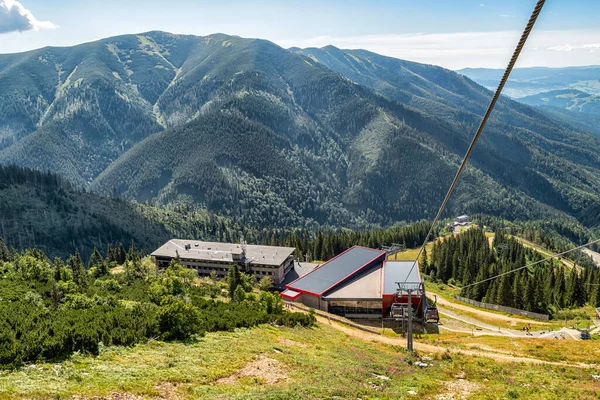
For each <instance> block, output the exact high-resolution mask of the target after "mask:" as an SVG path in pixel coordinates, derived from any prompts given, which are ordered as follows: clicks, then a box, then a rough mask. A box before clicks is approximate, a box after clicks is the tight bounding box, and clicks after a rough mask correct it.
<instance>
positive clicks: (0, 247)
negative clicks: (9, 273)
mask: <svg viewBox="0 0 600 400" xmlns="http://www.w3.org/2000/svg"><path fill="white" fill-rule="evenodd" d="M10 258H11V257H10V251H9V250H8V247H6V244H5V243H4V239H2V236H0V261H10Z"/></svg>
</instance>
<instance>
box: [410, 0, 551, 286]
mask: <svg viewBox="0 0 600 400" xmlns="http://www.w3.org/2000/svg"><path fill="white" fill-rule="evenodd" d="M544 3H546V0H538V2H537V4H536V6H535V8H534V9H533V12H532V13H531V17H529V22H527V25H526V26H525V29H524V30H523V34H522V35H521V39H520V40H519V43H518V44H517V47H516V48H515V51H514V53H513V56H512V58H511V59H510V62H509V63H508V66H507V67H506V70H505V71H504V75H503V76H502V79H501V80H500V83H499V84H498V88H497V89H496V92H495V93H494V96H493V97H492V101H491V102H490V105H489V106H488V108H487V111H486V112H485V114H484V116H483V118H482V120H481V123H480V124H479V128H477V132H476V133H475V136H474V137H473V140H472V141H471V145H470V146H469V149H468V150H467V153H466V154H465V156H464V158H463V160H462V162H461V164H460V167H459V168H458V172H457V173H456V176H455V177H454V180H453V181H452V184H451V185H450V189H448V193H446V197H445V198H444V201H443V202H442V205H441V207H440V209H439V211H438V213H437V215H436V216H435V219H434V220H433V222H432V224H431V227H430V228H429V231H428V232H427V236H425V240H424V241H423V246H421V249H420V250H419V253H418V254H417V258H416V259H415V262H414V263H413V265H412V267H411V268H410V271H409V272H408V274H407V275H406V279H405V280H404V283H406V282H407V281H408V277H409V276H410V274H411V273H412V271H413V269H414V268H415V266H416V265H417V261H418V260H419V258H421V255H422V253H423V250H424V249H425V245H426V244H427V241H428V240H429V237H430V236H431V234H432V233H433V230H434V228H435V225H436V224H437V222H438V220H439V219H440V216H441V215H442V213H443V212H444V209H445V208H446V204H447V203H448V200H449V199H450V196H451V195H452V192H453V191H454V188H455V187H456V184H457V183H458V180H459V178H460V176H461V175H462V173H463V171H464V169H465V167H466V165H467V162H468V161H469V157H471V153H472V152H473V149H474V148H475V145H476V144H477V141H478V140H479V137H480V136H481V132H483V128H484V127H485V125H486V123H487V121H488V119H489V118H490V114H491V113H492V110H493V109H494V106H495V105H496V102H497V101H498V98H499V97H500V94H501V93H502V89H504V85H505V84H506V81H507V80H508V77H509V76H510V73H511V72H512V70H513V67H514V66H515V63H516V62H517V59H518V58H519V55H520V54H521V51H522V50H523V47H524V46H525V42H527V38H528V37H529V34H530V33H531V30H532V29H533V26H534V25H535V21H536V20H537V18H538V16H539V15H540V12H541V11H542V8H543V7H544Z"/></svg>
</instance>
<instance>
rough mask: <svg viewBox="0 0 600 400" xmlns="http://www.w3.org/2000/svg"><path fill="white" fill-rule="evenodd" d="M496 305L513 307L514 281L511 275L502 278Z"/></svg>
mask: <svg viewBox="0 0 600 400" xmlns="http://www.w3.org/2000/svg"><path fill="white" fill-rule="evenodd" d="M496 304H500V305H502V306H507V307H513V293H512V279H511V277H510V275H504V276H503V277H502V278H500V287H499V288H498V293H497V294H496Z"/></svg>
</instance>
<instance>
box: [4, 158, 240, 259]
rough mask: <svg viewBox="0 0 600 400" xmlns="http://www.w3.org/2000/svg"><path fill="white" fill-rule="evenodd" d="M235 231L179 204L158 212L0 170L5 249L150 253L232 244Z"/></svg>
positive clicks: (16, 170) (54, 180)
mask: <svg viewBox="0 0 600 400" xmlns="http://www.w3.org/2000/svg"><path fill="white" fill-rule="evenodd" d="M239 230H240V228H239V227H238V226H235V225H233V224H232V223H231V222H230V221H228V220H227V219H225V218H220V217H216V216H214V215H211V214H209V213H206V212H200V211H195V210H194V209H193V208H191V207H186V206H185V205H184V204H179V205H173V206H170V207H167V208H164V209H159V208H154V207H150V206H145V205H141V204H137V203H132V202H129V201H124V200H118V199H110V198H105V197H100V196H98V195H95V194H91V193H85V192H82V191H80V190H77V189H76V188H74V187H73V186H72V185H71V184H69V183H67V182H65V181H64V179H62V178H60V177H59V176H57V175H54V174H48V173H42V172H38V171H33V170H30V169H24V168H20V167H14V166H7V167H3V166H0V237H2V238H3V241H4V242H5V243H6V244H7V246H9V247H11V248H15V249H18V250H22V249H25V248H30V247H35V248H37V249H40V250H43V251H45V252H47V254H48V255H49V256H60V257H65V256H68V255H69V254H72V253H74V252H75V251H77V250H78V251H79V252H80V253H81V254H82V255H83V257H84V258H87V257H88V256H89V255H90V254H91V252H92V250H93V248H94V246H96V247H98V248H100V249H102V250H103V251H104V250H105V249H106V247H107V246H108V245H109V244H113V245H114V244H117V243H123V244H124V245H125V246H129V245H130V244H131V242H132V241H134V242H135V243H136V245H137V246H138V247H139V248H141V249H142V250H143V251H147V252H149V251H153V250H154V249H155V248H156V247H157V246H159V245H161V244H162V243H163V242H165V241H166V240H168V239H171V238H172V237H174V236H176V237H195V238H201V239H216V240H224V241H227V240H234V239H235V237H233V238H232V237H231V236H230V235H231V234H232V233H233V232H235V233H234V234H235V235H237V234H238V233H239Z"/></svg>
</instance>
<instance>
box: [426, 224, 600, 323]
mask: <svg viewBox="0 0 600 400" xmlns="http://www.w3.org/2000/svg"><path fill="white" fill-rule="evenodd" d="M424 253H425V255H424V257H423V258H422V259H421V260H420V264H421V268H422V270H423V271H425V273H426V274H427V275H429V276H430V277H431V278H432V279H434V280H438V281H441V282H444V283H450V284H456V285H459V286H467V285H469V284H472V283H475V282H481V281H483V280H485V279H488V278H491V277H494V276H496V275H499V274H502V273H505V272H508V271H511V270H513V269H515V268H519V267H522V266H525V265H526V264H529V263H532V262H536V261H541V260H542V259H544V258H546V256H543V255H541V254H540V253H539V252H537V251H535V250H533V249H531V248H529V247H525V246H524V245H523V244H521V243H520V242H519V241H518V240H517V239H515V238H514V237H511V236H509V235H508V234H506V232H504V231H498V232H496V234H495V237H494V239H493V241H492V242H491V243H490V240H489V238H488V237H487V236H486V235H485V233H484V232H483V231H481V230H479V229H470V230H468V231H466V232H464V233H462V234H460V235H457V236H453V235H450V236H447V237H444V238H443V239H441V240H438V241H436V242H435V243H434V245H433V247H432V249H431V254H430V255H427V252H426V251H425V252H424ZM598 284H600V270H599V269H598V268H595V267H594V268H591V267H580V266H576V267H575V268H568V267H566V266H565V265H564V263H563V262H562V261H561V260H550V261H545V262H543V263H540V264H537V265H535V266H532V267H529V268H525V269H522V270H520V271H517V272H514V273H510V274H507V275H504V276H502V277H500V278H497V279H493V280H490V281H487V282H484V283H481V284H477V285H474V286H470V287H468V288H464V289H462V292H461V295H462V296H464V297H468V298H471V299H473V300H477V301H482V302H485V303H493V304H499V305H503V306H508V307H515V308H519V309H522V310H526V311H533V312H539V313H546V314H550V315H554V314H556V313H557V312H559V311H561V310H563V309H565V308H574V307H581V306H584V305H586V304H590V305H592V306H594V307H597V306H599V305H600V296H599V286H598Z"/></svg>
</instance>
